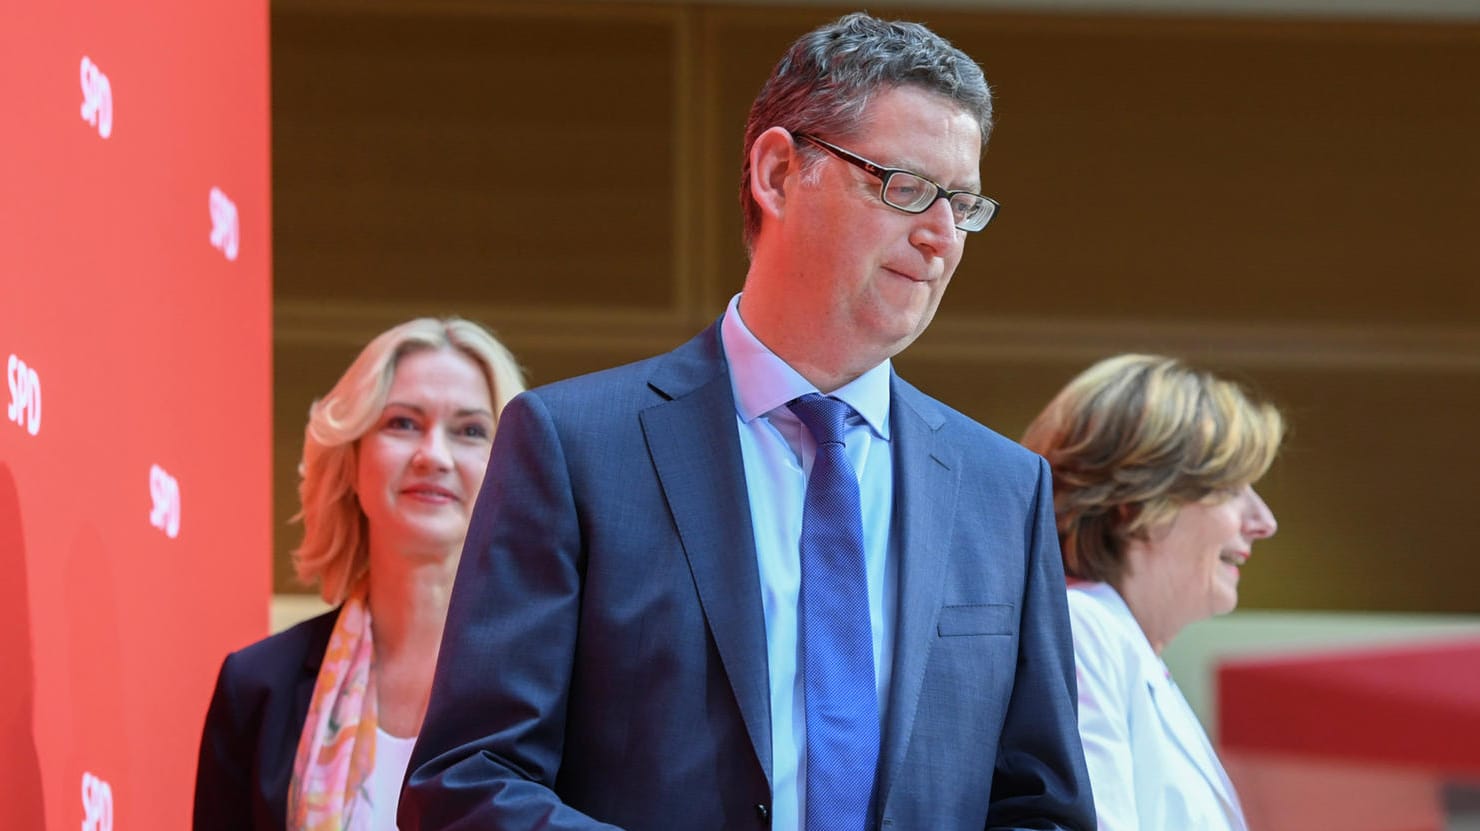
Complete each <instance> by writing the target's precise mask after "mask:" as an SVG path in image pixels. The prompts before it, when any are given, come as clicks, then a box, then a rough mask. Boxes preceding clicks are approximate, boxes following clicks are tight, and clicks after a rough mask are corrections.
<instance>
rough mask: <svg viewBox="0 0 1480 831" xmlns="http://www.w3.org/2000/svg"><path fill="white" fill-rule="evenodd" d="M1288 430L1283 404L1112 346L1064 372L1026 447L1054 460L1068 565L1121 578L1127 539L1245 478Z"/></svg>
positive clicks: (1095, 576)
mask: <svg viewBox="0 0 1480 831" xmlns="http://www.w3.org/2000/svg"><path fill="white" fill-rule="evenodd" d="M1284 433H1285V422H1284V418H1283V417H1282V416H1281V415H1280V412H1279V410H1277V409H1276V408H1275V407H1274V405H1273V404H1270V403H1269V402H1267V401H1264V400H1262V399H1259V398H1257V397H1256V396H1255V395H1254V394H1253V393H1252V392H1250V391H1248V390H1246V389H1245V388H1243V387H1241V386H1240V385H1238V384H1237V383H1234V382H1233V381H1229V380H1225V379H1222V378H1219V377H1217V376H1215V375H1213V374H1212V373H1210V372H1206V371H1204V370H1200V369H1194V368H1192V367H1189V366H1187V365H1186V364H1183V363H1182V362H1180V361H1177V360H1175V359H1172V358H1165V357H1161V356H1157V355H1120V356H1117V357H1114V358H1108V359H1106V360H1103V361H1100V362H1099V363H1097V364H1095V365H1094V366H1092V367H1090V368H1089V369H1087V370H1085V371H1084V372H1083V373H1081V374H1080V375H1079V376H1078V377H1077V378H1075V379H1074V380H1072V381H1070V382H1069V384H1068V386H1066V387H1064V389H1063V390H1062V391H1060V392H1059V394H1058V396H1056V397H1055V398H1054V400H1053V401H1052V402H1050V403H1049V405H1048V407H1047V408H1045V409H1044V411H1043V412H1042V413H1040V414H1039V415H1038V417H1037V418H1036V419H1034V420H1033V423H1032V424H1031V425H1029V427H1028V431H1027V433H1026V434H1025V435H1024V436H1023V444H1024V445H1025V446H1026V447H1027V448H1028V449H1030V450H1033V451H1034V452H1037V453H1039V454H1041V455H1043V457H1044V458H1046V459H1047V460H1048V463H1049V465H1050V466H1051V467H1052V469H1053V489H1054V512H1055V514H1056V516H1057V520H1058V530H1059V545H1060V548H1061V549H1062V550H1063V556H1064V571H1065V573H1067V574H1068V575H1070V576H1072V577H1077V578H1080V579H1083V580H1096V581H1102V582H1108V583H1110V584H1112V585H1117V584H1118V583H1119V581H1120V578H1121V577H1122V576H1123V574H1124V571H1125V542H1126V541H1127V540H1129V539H1132V538H1144V536H1145V534H1146V533H1147V532H1148V531H1150V530H1151V529H1154V528H1157V527H1159V526H1161V525H1163V524H1165V523H1167V522H1169V521H1171V519H1172V518H1173V517H1174V516H1175V515H1176V513H1177V511H1178V509H1180V508H1181V507H1182V506H1183V505H1187V504H1191V503H1194V502H1199V501H1202V500H1207V499H1219V498H1225V497H1226V496H1227V495H1230V494H1232V493H1233V492H1234V491H1237V490H1239V489H1241V488H1243V487H1244V486H1245V485H1250V484H1253V483H1254V482H1255V481H1256V480H1258V479H1259V478H1260V477H1261V476H1263V475H1264V473H1265V471H1267V470H1269V466H1270V464H1271V463H1272V462H1273V461H1274V457H1275V454H1276V453H1277V452H1278V451H1279V447H1280V442H1281V441H1282V440H1283V439H1284Z"/></svg>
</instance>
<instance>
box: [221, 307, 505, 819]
mask: <svg viewBox="0 0 1480 831" xmlns="http://www.w3.org/2000/svg"><path fill="white" fill-rule="evenodd" d="M523 389H524V382H523V379H522V377H521V375H520V372H519V368H518V366H517V365H516V364H515V363H514V359H513V357H512V356H511V355H510V354H509V352H508V350H506V349H505V348H504V347H503V346H502V345H501V344H500V343H499V342H498V341H497V340H495V339H494V337H493V336H492V335H491V334H489V333H488V332H487V331H486V330H485V329H483V328H482V327H480V326H478V325H477V324H475V323H471V322H469V321H466V320H459V319H456V318H449V319H442V320H438V319H433V318H420V319H417V320H412V321H409V322H407V323H403V324H401V325H399V326H396V327H394V328H392V329H390V330H389V331H386V332H384V333H382V334H381V335H379V336H378V337H376V338H375V339H374V340H373V341H371V342H370V344H369V345H368V346H366V347H365V349H364V350H363V351H362V352H361V353H360V355H359V357H358V358H356V359H355V361H354V363H353V364H351V365H350V367H349V369H348V370H347V371H346V372H345V373H344V375H343V376H342V377H341V378H340V379H339V382H338V383H337V384H335V385H334V388H333V389H332V390H330V391H329V394H328V395H326V396H325V397H324V398H322V399H321V400H319V401H317V402H315V403H314V405H313V407H312V409H311V410H310V414H309V422H308V428H307V430H306V434H305V437H304V444H303V461H302V464H301V465H300V467H299V471H300V474H301V475H302V482H301V483H300V486H299V495H300V498H301V500H302V506H303V510H302V513H301V518H302V521H303V529H304V537H303V544H302V545H301V546H300V547H299V548H298V550H297V551H296V552H294V562H295V565H296V567H297V570H298V576H299V577H300V578H301V579H302V580H304V581H305V582H308V583H316V584H317V585H318V588H319V591H320V593H321V594H322V595H323V597H324V599H325V600H326V601H327V602H329V603H331V604H334V605H335V606H336V608H335V609H334V610H333V611H331V612H329V613H327V614H324V615H322V616H320V617H317V618H314V619H312V620H309V621H306V622H304V623H301V624H299V625H298V626H295V627H293V628H291V629H288V630H286V631H284V632H281V633H279V634H277V635H273V636H272V637H269V638H267V639H265V640H262V641H258V642H257V643H255V644H252V645H251V646H248V647H246V648H245V649H242V650H240V651H237V652H233V653H232V654H230V655H228V656H227V657H226V660H225V662H224V663H223V664H222V666H221V673H220V677H219V679H218V681H217V684H216V691H215V694H214V696H213V697H212V699H211V705H210V709H209V712H208V713H207V715H206V724H205V730H204V733H203V735H202V738H201V748H200V763H199V768H198V771H197V774H196V789H195V828H197V829H201V831H205V829H210V831H219V829H237V828H239V829H254V830H255V829H263V830H264V831H265V829H285V828H286V829H293V831H300V830H302V829H310V828H313V829H318V828H334V829H341V828H356V829H360V828H364V829H393V828H395V815H396V803H397V799H398V797H399V793H400V787H401V780H402V778H403V776H404V773H405V768H406V762H407V760H408V759H409V758H410V754H411V746H412V744H413V743H414V741H415V739H416V735H417V732H418V731H419V730H420V728H421V722H422V717H423V715H424V714H425V712H426V704H427V696H428V693H429V691H430V689H431V684H432V671H433V668H434V667H435V666H436V662H437V651H438V647H439V645H440V643H441V640H442V627H443V621H444V619H445V617H446V613H447V600H448V595H449V593H450V592H451V590H452V581H453V577H454V576H455V575H456V573H457V564H458V558H459V557H460V555H461V552H462V546H463V538H464V537H465V536H466V534H467V528H468V518H469V517H470V515H471V514H472V510H473V502H474V500H475V499H476V498H477V495H478V491H479V488H480V487H481V485H482V482H483V475H484V471H485V469H486V467H487V464H488V454H489V450H490V448H491V446H492V442H493V434H494V429H495V427H496V426H497V424H498V414H499V412H500V411H501V410H502V409H503V406H504V404H505V403H506V402H508V400H509V399H510V398H512V397H514V396H515V395H516V394H518V393H519V392H520V391H522V390H523Z"/></svg>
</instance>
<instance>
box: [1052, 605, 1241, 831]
mask: <svg viewBox="0 0 1480 831" xmlns="http://www.w3.org/2000/svg"><path fill="white" fill-rule="evenodd" d="M1069 618H1070V622H1071V623H1072V625H1073V629H1074V664H1075V669H1076V674H1077V676H1078V680H1079V736H1080V739H1081V740H1082V741H1083V742H1084V758H1085V762H1086V763H1087V764H1088V766H1089V779H1090V785H1091V787H1092V788H1093V790H1094V797H1095V810H1096V812H1097V813H1098V815H1099V827H1100V829H1101V831H1224V830H1225V829H1226V830H1227V831H1248V825H1247V824H1246V823H1245V822H1244V816H1243V811H1242V810H1241V809H1240V807H1239V803H1238V795H1237V794H1235V793H1234V790H1233V783H1232V782H1230V781H1229V780H1228V774H1227V773H1226V772H1225V771H1224V770H1223V765H1222V763H1220V762H1219V761H1218V754H1217V753H1215V752H1214V751H1213V746H1212V745H1211V744H1210V743H1209V742H1208V736H1207V733H1205V732H1203V729H1202V725H1201V724H1199V723H1198V720H1197V716H1196V715H1195V714H1194V713H1193V712H1192V707H1190V706H1189V705H1188V704H1187V699H1186V698H1184V697H1183V696H1182V692H1181V691H1180V690H1178V689H1177V685H1176V684H1174V683H1173V682H1172V678H1171V674H1170V673H1169V672H1167V668H1166V664H1164V663H1162V661H1161V658H1159V657H1157V655H1156V653H1155V652H1153V651H1152V649H1151V643H1150V642H1149V641H1147V640H1146V635H1145V633H1144V632H1142V631H1141V627H1140V625H1139V624H1137V623H1136V619H1135V617H1133V616H1132V615H1131V610H1130V607H1128V606H1126V604H1125V600H1124V599H1122V598H1121V596H1120V594H1119V593H1118V592H1116V591H1115V589H1114V588H1112V587H1111V586H1110V585H1108V584H1106V583H1077V584H1073V585H1071V586H1070V587H1069Z"/></svg>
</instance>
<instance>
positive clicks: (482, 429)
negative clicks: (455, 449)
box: [460, 424, 489, 439]
mask: <svg viewBox="0 0 1480 831" xmlns="http://www.w3.org/2000/svg"><path fill="white" fill-rule="evenodd" d="M460 434H461V435H462V436H463V437H464V438H470V439H486V438H488V434H489V431H488V426H487V425H485V424H468V425H465V426H464V427H463V428H462V430H461V431H460Z"/></svg>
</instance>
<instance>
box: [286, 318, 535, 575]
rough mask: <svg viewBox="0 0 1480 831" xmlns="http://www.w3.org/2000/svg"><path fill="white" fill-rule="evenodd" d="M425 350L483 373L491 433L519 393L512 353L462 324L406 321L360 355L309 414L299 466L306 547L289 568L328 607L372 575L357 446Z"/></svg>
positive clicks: (471, 325) (481, 330)
mask: <svg viewBox="0 0 1480 831" xmlns="http://www.w3.org/2000/svg"><path fill="white" fill-rule="evenodd" d="M426 349H456V350H458V351H460V352H462V353H463V354H464V355H467V356H468V357H469V358H471V359H472V360H473V362H474V363H476V364H478V366H480V367H481V368H482V369H483V375H484V377H485V379H486V380H487V381H488V391H489V394H490V397H491V398H492V401H493V412H494V425H495V429H497V424H498V416H499V414H500V413H502V412H503V409H504V405H505V404H507V403H509V399H511V398H513V397H514V396H516V395H518V394H519V393H520V392H522V391H523V390H524V376H523V374H522V373H521V372H520V371H519V365H518V364H517V363H515V362H514V356H513V355H511V354H509V350H508V349H506V348H504V345H503V344H501V343H499V342H498V340H497V339H496V338H495V337H494V336H493V334H492V333H490V332H489V331H488V330H487V329H484V328H483V327H482V326H479V325H478V324H476V323H473V322H472V321H469V320H463V319H461V318H456V317H448V318H440V319H439V318H433V317H422V318H417V319H416V320H410V321H407V322H406V323H402V324H400V325H399V326H395V327H393V328H391V329H389V330H387V331H385V332H382V333H381V334H380V335H377V336H376V338H375V339H374V340H372V341H370V343H369V344H368V345H366V346H365V348H364V349H363V350H361V352H360V354H359V356H358V357H357V358H355V361H354V363H352V364H350V366H349V369H347V370H345V372H344V375H342V376H340V378H339V381H338V383H336V384H335V385H334V388H333V389H331V390H329V394H328V395H325V396H324V397H323V398H321V399H319V400H317V401H315V402H314V403H313V406H312V407H310V408H309V411H308V427H307V429H306V430H304V436H303V460H302V461H301V462H300V463H299V465H298V475H299V478H300V481H299V484H298V497H299V501H300V502H301V504H302V510H300V511H299V513H298V515H297V516H296V517H294V519H295V520H302V522H303V544H302V545H300V546H298V549H297V550H296V551H294V552H293V566H294V569H295V570H296V571H297V573H298V579H299V580H300V581H302V582H303V583H305V584H313V583H317V584H318V587H319V594H320V595H322V596H323V598H324V600H325V601H327V602H328V603H331V604H336V605H337V604H339V603H341V602H343V601H344V598H345V597H346V596H347V595H348V593H349V590H350V589H351V587H353V586H354V585H355V584H356V583H357V582H358V581H359V580H360V579H361V578H362V577H364V576H365V573H366V571H368V570H369V568H370V549H369V541H368V539H367V537H368V525H367V520H366V518H365V512H364V511H363V510H362V509H361V508H360V502H359V498H358V496H357V495H356V494H355V478H356V473H357V471H356V459H357V457H358V455H359V454H358V443H359V439H360V437H361V436H363V435H365V433H367V432H369V430H370V428H371V427H372V426H374V424H375V422H376V420H377V419H379V418H380V414H381V411H382V410H384V409H385V402H386V398H387V397H388V396H389V395H390V388H391V381H392V380H393V378H394V377H395V374H396V365H397V364H399V363H400V361H401V359H402V358H404V357H405V356H406V355H408V354H411V353H413V352H419V351H422V350H426Z"/></svg>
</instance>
